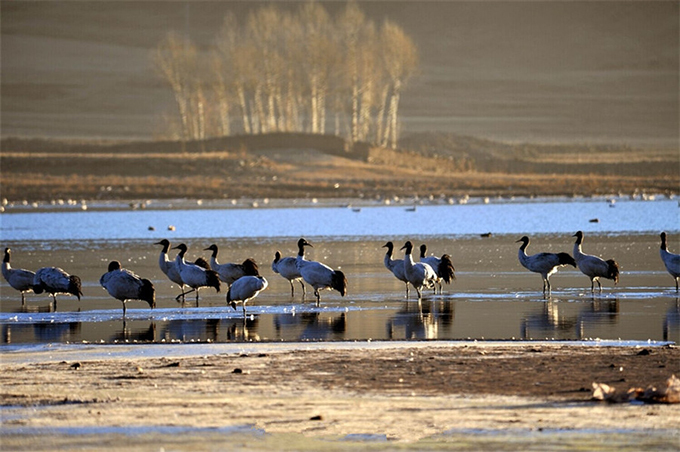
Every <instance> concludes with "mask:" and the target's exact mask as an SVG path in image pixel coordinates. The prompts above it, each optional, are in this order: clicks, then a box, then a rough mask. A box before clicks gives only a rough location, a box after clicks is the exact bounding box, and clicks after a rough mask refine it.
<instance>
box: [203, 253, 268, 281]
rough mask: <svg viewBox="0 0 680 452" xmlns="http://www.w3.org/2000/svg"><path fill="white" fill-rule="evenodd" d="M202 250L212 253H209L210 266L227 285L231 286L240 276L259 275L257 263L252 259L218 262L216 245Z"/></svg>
mask: <svg viewBox="0 0 680 452" xmlns="http://www.w3.org/2000/svg"><path fill="white" fill-rule="evenodd" d="M203 251H212V254H211V255H210V268H211V269H212V270H215V271H216V272H217V274H218V275H219V276H220V279H221V280H222V281H224V282H225V283H227V286H231V285H232V284H233V283H234V281H236V280H237V279H239V278H240V277H242V276H246V275H251V276H257V275H259V270H258V268H257V263H255V261H254V260H253V259H250V258H249V259H246V260H244V261H243V263H241V264H232V263H227V264H220V263H219V262H217V253H218V251H219V248H218V247H217V245H215V244H212V245H210V246H209V247H208V248H206V249H204V250H203Z"/></svg>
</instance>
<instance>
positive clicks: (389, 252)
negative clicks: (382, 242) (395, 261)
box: [385, 248, 392, 268]
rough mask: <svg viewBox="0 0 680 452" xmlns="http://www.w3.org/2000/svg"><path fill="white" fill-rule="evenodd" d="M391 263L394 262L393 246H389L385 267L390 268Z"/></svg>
mask: <svg viewBox="0 0 680 452" xmlns="http://www.w3.org/2000/svg"><path fill="white" fill-rule="evenodd" d="M391 263H392V248H387V252H386V253H385V267H387V268H390V264H391Z"/></svg>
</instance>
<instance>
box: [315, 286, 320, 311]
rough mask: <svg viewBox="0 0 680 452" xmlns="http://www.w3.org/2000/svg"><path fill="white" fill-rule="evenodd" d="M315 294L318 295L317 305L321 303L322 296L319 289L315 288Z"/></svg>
mask: <svg viewBox="0 0 680 452" xmlns="http://www.w3.org/2000/svg"><path fill="white" fill-rule="evenodd" d="M314 295H316V306H317V307H318V306H320V305H321V296H320V295H319V289H314Z"/></svg>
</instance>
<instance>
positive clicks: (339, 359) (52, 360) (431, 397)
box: [0, 342, 680, 450]
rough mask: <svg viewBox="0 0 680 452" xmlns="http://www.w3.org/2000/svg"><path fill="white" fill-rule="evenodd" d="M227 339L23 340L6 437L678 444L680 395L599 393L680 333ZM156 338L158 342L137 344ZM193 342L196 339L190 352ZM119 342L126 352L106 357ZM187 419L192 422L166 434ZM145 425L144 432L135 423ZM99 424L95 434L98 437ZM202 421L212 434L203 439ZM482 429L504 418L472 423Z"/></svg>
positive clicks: (662, 371) (673, 363)
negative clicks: (468, 339) (649, 341)
mask: <svg viewBox="0 0 680 452" xmlns="http://www.w3.org/2000/svg"><path fill="white" fill-rule="evenodd" d="M222 345H223V346H224V349H223V350H225V353H221V352H220V348H219V347H220V345H208V344H206V345H205V346H188V345H184V346H182V345H180V346H178V347H176V348H174V349H173V348H168V349H160V353H161V354H164V356H161V357H158V353H159V347H164V346H160V345H148V346H135V347H137V348H136V349H135V350H136V351H135V352H132V353H125V351H126V350H125V347H126V346H119V347H118V348H116V347H115V346H100V347H91V348H90V351H92V350H95V353H94V354H92V353H90V352H88V349H87V348H85V349H83V347H75V348H71V349H69V348H66V349H65V350H66V351H64V350H61V351H60V350H54V351H49V350H48V351H45V352H39V353H36V352H25V351H22V352H12V353H9V354H7V355H6V360H4V361H3V362H2V364H0V366H1V369H2V372H0V375H1V376H0V381H1V382H2V388H3V389H2V404H3V406H4V407H5V408H4V409H3V412H4V415H3V427H2V429H3V430H4V431H3V432H2V436H3V438H2V440H3V444H4V445H3V449H7V450H9V449H26V450H34V449H44V448H45V444H51V445H52V446H54V447H64V448H71V447H82V446H84V447H86V448H95V449H96V448H107V447H110V448H114V449H122V448H126V447H128V446H130V445H136V446H138V447H142V449H143V448H144V447H145V446H146V447H148V446H150V445H151V444H153V446H154V447H155V448H158V447H159V445H162V446H164V447H166V448H167V447H171V448H172V447H180V448H185V447H194V446H196V444H201V446H200V447H199V448H206V447H208V448H210V446H209V445H210V444H212V447H215V446H216V447H220V446H219V444H220V443H219V441H224V440H225V438H221V439H219V438H218V439H213V438H212V437H213V436H217V437H219V436H220V433H219V432H220V430H219V429H228V428H231V427H233V428H235V429H236V431H237V432H240V433H244V431H243V430H238V429H239V428H240V429H245V431H246V432H249V431H252V432H259V433H258V434H255V433H248V434H245V436H243V437H240V436H239V437H238V443H237V444H235V443H230V447H234V448H241V449H267V448H272V447H274V448H278V449H289V448H290V449H296V450H299V449H318V448H319V447H320V443H318V441H319V440H328V441H333V440H337V439H343V440H344V441H348V442H343V443H342V444H343V445H342V446H337V447H335V446H333V447H331V446H329V445H328V443H323V444H325V446H323V447H324V448H327V449H328V448H329V449H335V448H350V446H351V445H352V444H355V442H356V441H354V440H359V442H360V443H365V441H366V440H367V439H369V440H375V438H380V439H381V440H382V441H389V442H390V444H392V445H393V446H394V447H410V446H408V445H409V444H410V445H411V446H413V444H414V442H417V444H418V446H417V447H418V448H421V449H422V448H428V449H429V448H438V447H440V448H465V447H464V446H465V444H468V443H469V442H472V443H470V444H472V445H471V446H470V447H471V448H473V449H477V448H480V447H492V448H495V449H499V448H501V449H503V448H506V447H508V444H503V441H505V439H504V435H507V434H510V435H511V436H512V437H513V438H514V439H515V440H517V435H518V432H524V433H520V434H519V436H520V437H522V438H523V439H522V440H521V441H529V442H533V441H536V440H537V438H536V437H535V435H545V436H543V437H542V438H543V440H544V441H548V442H550V441H553V442H556V443H557V444H556V447H557V448H563V447H566V445H567V443H564V444H562V445H561V446H559V443H560V442H561V441H562V439H560V435H561V434H564V433H565V432H570V431H571V432H581V433H585V434H586V436H587V438H580V439H579V440H577V443H579V444H581V445H582V446H583V445H586V447H588V448H592V447H594V446H593V444H591V443H590V441H592V440H593V437H594V438H595V439H594V440H595V441H596V442H598V441H601V440H602V439H603V438H605V437H607V436H610V437H611V438H610V439H611V440H612V442H611V443H609V444H607V445H603V444H600V445H598V446H597V447H600V448H604V449H608V448H616V447H621V446H622V445H628V447H632V446H634V447H643V448H644V447H651V446H653V447H656V448H658V449H669V450H673V449H674V448H676V447H677V444H678V438H679V433H678V430H677V428H678V425H679V422H680V405H643V404H622V405H618V404H617V405H611V404H606V403H604V402H592V401H591V395H592V383H593V382H599V383H607V384H609V385H612V386H615V387H616V388H618V389H620V390H627V389H629V388H631V387H635V386H641V387H646V386H648V385H650V384H654V385H661V384H663V382H664V381H665V380H666V379H667V378H668V377H670V376H671V375H672V374H676V375H677V374H680V349H678V348H677V347H675V346H661V347H649V348H631V347H602V346H600V347H598V346H584V345H573V344H545V343H536V344H527V343H517V344H512V343H507V344H503V343H500V344H499V343H489V344H485V343H422V342H420V343H388V344H382V345H372V344H370V343H369V344H365V345H364V346H362V345H359V344H347V343H340V344H335V345H334V344H325V345H323V346H321V347H318V346H315V345H322V344H312V345H310V346H304V345H297V346H296V345H294V344H293V345H288V346H284V347H282V348H277V347H276V344H274V346H267V344H262V345H261V346H258V345H250V344H244V347H243V349H241V351H240V352H234V345H233V344H222ZM121 347H122V351H123V353H122V354H120V355H119V354H118V352H119V351H121ZM141 347H148V348H147V349H146V350H147V351H150V352H152V353H153V355H154V357H152V358H138V357H137V356H142V355H144V352H143V350H145V349H143V348H141ZM153 347H157V348H156V349H155V351H154V348H153ZM181 347H195V348H193V349H192V350H193V351H192V352H191V353H189V354H188V355H187V354H185V352H186V350H187V349H186V348H184V349H182V348H181ZM201 347H205V348H204V349H201ZM131 350H132V348H131ZM178 352H180V353H178ZM106 354H109V355H112V357H111V358H108V359H102V358H101V356H102V355H106ZM144 427H149V429H147V430H145V429H143V428H144ZM172 427H182V428H184V427H186V428H187V430H186V431H185V432H184V433H185V434H183V435H175V436H172V435H171V436H167V435H166V436H162V438H157V437H156V435H155V434H154V432H156V433H157V432H158V431H159V429H162V428H166V429H167V428H172ZM140 428H142V429H143V430H142V431H140V430H135V431H137V432H138V433H139V434H138V435H135V434H132V435H130V434H129V433H128V434H127V435H126V434H125V433H124V432H125V431H127V430H131V429H140ZM45 429H47V430H45ZM64 429H66V430H64ZM69 429H70V430H69ZM97 429H100V430H97ZM107 429H108V430H107ZM116 429H119V430H116ZM126 429H127V430H126ZM197 429H199V430H197ZM201 429H208V431H207V432H206V431H205V430H201ZM214 429H217V430H214ZM60 431H61V434H60V433H59V432H60ZM112 431H113V432H118V433H119V434H118V435H114V436H115V438H116V439H114V438H112V436H111V432H112ZM64 432H71V433H66V434H65V433H64ZM73 432H79V433H78V439H77V440H76V437H74V436H72V435H73V434H74V433H73ZM88 432H91V433H93V434H94V435H93V438H91V439H89V440H88V439H87V438H88ZM121 432H123V433H122V436H123V438H122V439H121V438H120V436H121V435H120V433H121ZM192 432H194V433H193V434H194V435H195V434H197V433H198V434H199V436H202V439H201V440H200V441H199V440H198V439H197V440H196V441H197V443H196V444H193V446H191V440H190V439H188V438H190V437H192ZM263 432H264V433H266V434H267V435H265V436H262V435H261V434H262V433H263ZM475 432H476V433H475ZM480 432H495V433H493V435H492V437H491V438H490V437H489V436H488V435H482V436H481V437H477V438H476V439H474V438H472V437H475V436H479V434H480ZM442 435H443V436H442ZM527 435H528V436H527ZM237 436H238V435H237ZM614 436H615V437H617V438H618V439H615V438H614ZM620 436H622V437H620ZM463 437H466V438H467V439H465V440H463V439H462V438H463ZM173 438H174V439H173ZM230 438H231V440H235V437H230ZM573 440H574V438H571V440H567V442H569V441H573ZM109 441H110V443H109ZM145 441H150V442H151V443H150V444H149V443H145ZM159 441H160V442H159ZM182 441H189V443H188V444H187V443H182ZM215 441H218V443H215ZM272 441H273V443H272ZM461 441H463V442H462V443H461ZM475 441H477V442H475ZM480 441H481V442H480ZM488 441H490V442H488ZM494 441H498V443H495V445H494ZM541 441H542V440H541V439H540V438H539V439H538V442H539V443H541ZM369 442H370V441H369ZM332 444H336V445H337V443H332ZM513 444H514V443H513ZM527 444H528V443H527ZM527 444H524V445H522V446H518V445H517V444H514V446H512V445H510V447H509V448H510V449H514V448H516V447H520V448H526V447H528V446H527ZM542 444H543V446H544V447H545V446H546V445H547V444H548V443H547V442H544V443H542ZM224 445H225V444H224V443H222V444H221V447H224ZM355 445H356V444H355ZM237 446H238V447H237ZM383 447H384V446H383ZM624 449H625V447H624Z"/></svg>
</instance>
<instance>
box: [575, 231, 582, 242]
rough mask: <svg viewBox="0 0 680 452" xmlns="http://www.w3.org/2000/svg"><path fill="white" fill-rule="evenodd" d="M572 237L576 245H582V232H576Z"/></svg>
mask: <svg viewBox="0 0 680 452" xmlns="http://www.w3.org/2000/svg"><path fill="white" fill-rule="evenodd" d="M572 237H576V243H578V244H581V243H583V231H576V234H574V235H572Z"/></svg>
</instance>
